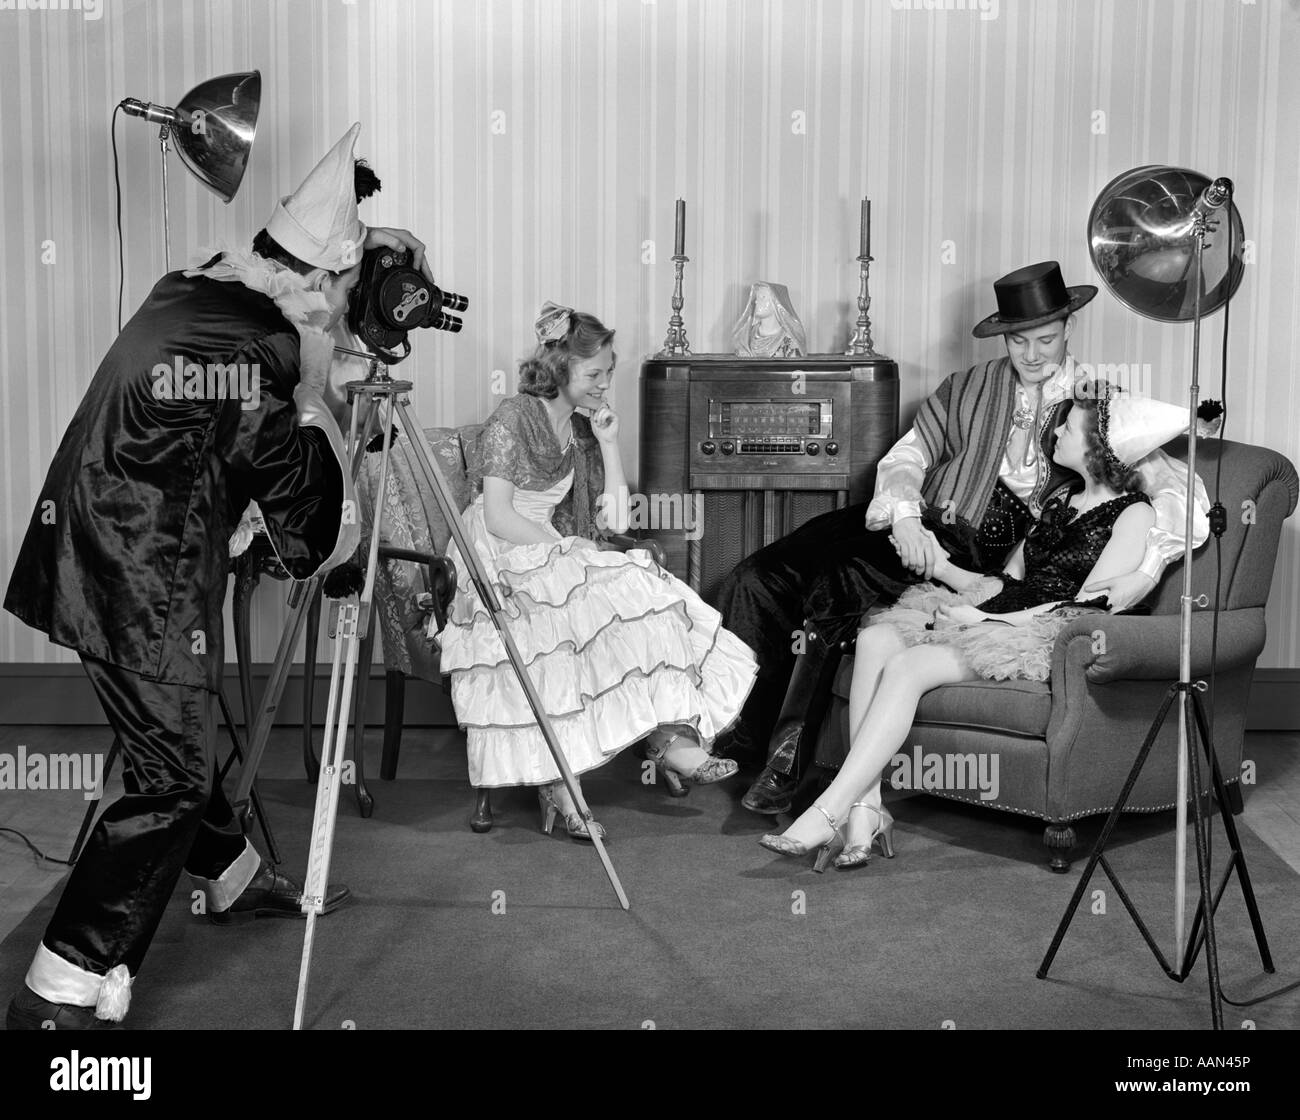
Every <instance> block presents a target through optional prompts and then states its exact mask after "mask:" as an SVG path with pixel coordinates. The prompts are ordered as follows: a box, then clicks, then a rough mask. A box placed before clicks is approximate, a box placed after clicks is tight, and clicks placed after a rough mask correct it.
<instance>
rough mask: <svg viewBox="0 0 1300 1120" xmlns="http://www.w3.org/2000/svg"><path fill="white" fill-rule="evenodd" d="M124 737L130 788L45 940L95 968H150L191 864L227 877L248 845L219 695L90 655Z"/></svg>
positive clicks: (94, 676)
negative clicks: (224, 747) (230, 789)
mask: <svg viewBox="0 0 1300 1120" xmlns="http://www.w3.org/2000/svg"><path fill="white" fill-rule="evenodd" d="M81 660H82V664H83V665H84V667H85V670H86V675H87V676H88V677H89V678H90V683H91V684H92V685H93V686H94V688H95V692H96V694H97V695H98V697H99V702H100V704H101V705H102V707H103V709H104V714H105V715H106V716H107V717H108V722H109V724H110V725H111V726H112V728H113V731H114V732H115V733H116V734H117V736H118V738H119V739H120V740H121V743H122V755H121V757H122V767H123V768H122V781H123V784H124V785H125V787H126V789H125V792H124V794H123V796H122V797H120V798H119V799H118V800H117V801H115V802H114V803H113V804H112V805H111V806H109V808H108V809H107V810H105V812H104V814H103V815H102V816H101V817H100V819H99V821H98V822H97V823H96V825H95V828H94V830H93V831H92V832H91V834H90V837H89V839H88V840H87V841H86V846H85V848H84V849H83V850H82V853H81V857H80V859H78V860H77V864H76V866H75V867H74V868H73V870H72V875H71V877H70V878H69V879H68V885H67V886H66V887H65V888H64V891H63V897H62V898H61V899H59V905H58V907H57V909H56V910H55V912H54V917H53V918H52V919H51V921H50V924H49V927H48V928H47V929H46V931H45V937H44V938H43V941H44V943H45V946H46V948H48V949H49V950H51V951H52V952H54V953H56V954H57V955H58V956H60V957H62V958H64V959H65V960H67V961H70V962H71V963H72V964H74V965H77V966H78V967H79V968H83V969H85V970H87V971H89V972H95V973H100V974H103V973H106V972H107V971H108V970H109V969H110V968H112V967H114V966H115V965H118V964H125V965H126V966H127V968H128V969H129V970H130V972H131V975H133V976H134V975H136V973H138V972H139V970H140V965H141V962H142V961H143V960H144V956H145V953H146V951H147V950H148V948H149V943H150V942H151V941H152V940H153V935H154V932H155V931H156V930H157V928H158V923H159V921H160V920H161V919H162V915H163V911H164V910H165V909H166V907H167V903H168V900H169V899H170V898H171V895H172V891H173V890H174V889H175V887H176V881H177V880H178V879H179V878H180V874H181V871H182V869H184V870H186V871H188V872H190V873H191V874H194V875H198V876H201V877H202V878H205V879H217V878H219V877H220V876H221V874H222V872H223V871H225V870H226V868H227V867H229V866H230V864H231V863H233V862H234V861H235V859H236V858H237V857H238V856H239V855H240V854H241V853H242V852H243V851H244V846H245V841H244V836H243V833H242V832H241V830H240V828H239V826H238V824H237V823H236V822H235V819H234V814H233V813H232V812H231V809H230V805H229V803H228V802H227V801H226V798H225V795H224V794H223V793H222V792H221V788H220V785H219V784H217V783H216V782H215V762H216V736H217V694H216V693H215V692H209V691H208V690H206V689H202V688H191V687H188V686H185V685H176V684H160V683H158V682H156V681H148V680H145V679H144V678H143V677H141V676H140V675H139V674H137V673H131V672H128V671H127V670H125V669H119V668H117V667H116V666H113V665H109V664H107V663H106V662H103V661H97V660H95V659H93V658H90V657H85V656H83V657H82V659H81Z"/></svg>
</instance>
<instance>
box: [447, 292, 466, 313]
mask: <svg viewBox="0 0 1300 1120" xmlns="http://www.w3.org/2000/svg"><path fill="white" fill-rule="evenodd" d="M442 306H443V307H444V308H445V309H446V310H448V311H464V310H465V308H467V307H468V306H469V300H468V299H466V298H465V297H464V296H462V295H458V294H457V293H456V292H443V293H442Z"/></svg>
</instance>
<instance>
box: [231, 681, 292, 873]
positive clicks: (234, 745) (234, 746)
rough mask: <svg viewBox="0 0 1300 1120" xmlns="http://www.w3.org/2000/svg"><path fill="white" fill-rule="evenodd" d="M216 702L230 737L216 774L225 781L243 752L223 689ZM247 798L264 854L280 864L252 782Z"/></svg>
mask: <svg viewBox="0 0 1300 1120" xmlns="http://www.w3.org/2000/svg"><path fill="white" fill-rule="evenodd" d="M217 700H218V701H219V702H220V704H221V718H222V719H223V720H224V721H225V724H226V734H227V735H229V736H230V755H229V757H228V758H227V759H226V764H225V765H224V766H223V767H222V768H221V770H220V771H219V772H218V774H217V781H218V782H224V781H225V780H226V772H227V771H228V770H229V769H230V764H231V763H232V762H234V761H235V760H236V759H238V760H239V763H240V765H241V766H242V765H243V762H244V752H243V750H242V749H241V747H240V745H239V734H238V732H237V731H236V730H235V718H234V716H232V715H231V713H230V701H229V700H227V699H226V692H225V689H219V690H218V691H217ZM249 797H250V799H251V800H252V804H253V811H254V813H255V814H256V815H257V823H258V824H260V825H261V826H262V837H263V838H264V839H265V840H266V854H267V856H268V857H269V859H270V860H271V862H272V863H279V862H280V847H279V845H278V844H276V842H275V837H274V836H273V835H271V822H270V820H269V819H268V817H267V815H266V809H265V808H264V807H263V805H262V796H261V794H259V793H258V792H257V783H256V782H254V783H253V785H252V787H251V788H250V789H249Z"/></svg>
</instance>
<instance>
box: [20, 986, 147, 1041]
mask: <svg viewBox="0 0 1300 1120" xmlns="http://www.w3.org/2000/svg"><path fill="white" fill-rule="evenodd" d="M47 1023H49V1024H51V1025H52V1028H53V1029H54V1030H56V1031H116V1030H121V1028H122V1024H121V1023H115V1022H113V1021H112V1020H111V1019H97V1018H96V1017H95V1009H94V1008H93V1007H78V1006H76V1005H75V1004H71V1003H52V1002H50V1001H49V1000H48V999H42V998H41V997H40V996H38V995H37V994H36V993H35V992H33V991H32V990H31V988H29V987H28V986H27V985H26V984H24V985H23V990H22V991H21V992H19V993H18V994H17V995H16V996H14V998H13V999H11V1000H10V1001H9V1012H8V1014H6V1015H5V1029H6V1030H10V1031H39V1030H50V1029H51V1027H47V1026H46V1024H47Z"/></svg>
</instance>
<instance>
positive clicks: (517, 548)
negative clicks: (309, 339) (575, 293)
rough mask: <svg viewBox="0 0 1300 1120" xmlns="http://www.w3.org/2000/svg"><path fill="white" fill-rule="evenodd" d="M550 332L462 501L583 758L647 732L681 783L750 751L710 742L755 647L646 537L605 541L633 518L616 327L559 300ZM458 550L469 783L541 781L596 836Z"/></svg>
mask: <svg viewBox="0 0 1300 1120" xmlns="http://www.w3.org/2000/svg"><path fill="white" fill-rule="evenodd" d="M536 331H537V338H538V345H537V349H536V351H535V352H534V353H533V355H532V356H531V357H529V358H527V359H525V360H524V361H523V362H522V363H521V365H520V375H519V395H518V396H516V397H511V398H509V399H507V400H505V401H502V403H501V405H500V406H499V407H498V408H497V410H496V411H495V412H494V413H493V414H492V416H491V417H490V418H489V420H488V421H487V423H486V425H485V426H484V429H483V433H482V435H481V437H480V443H479V447H480V451H481V456H480V457H481V461H482V467H481V469H482V475H483V490H482V494H481V495H480V496H479V497H478V498H476V499H475V501H474V502H473V504H472V505H471V506H470V507H469V508H468V509H466V510H465V512H464V514H463V515H462V520H463V522H464V524H465V528H466V536H467V538H468V540H470V541H471V542H473V544H474V547H475V550H476V551H477V553H478V556H479V558H480V560H482V562H483V566H484V569H485V572H486V575H487V578H488V579H489V580H490V581H491V582H492V583H493V584H494V585H495V589H496V591H497V595H498V598H499V599H500V601H501V603H502V608H503V611H504V614H505V616H506V625H507V627H508V628H509V631H510V634H511V636H512V637H513V639H514V641H515V643H516V645H517V646H518V647H519V650H520V653H521V655H522V657H523V660H524V661H525V663H526V664H527V666H528V671H529V674H530V676H531V678H532V681H533V683H534V685H535V686H536V688H537V692H538V694H539V695H540V697H541V701H542V704H543V706H544V708H545V709H546V714H547V715H548V716H549V717H550V719H551V723H552V725H553V727H554V729H555V734H556V737H557V738H558V740H559V742H560V746H561V748H562V749H563V751H564V754H565V758H566V759H567V761H568V763H569V766H570V767H571V768H572V770H573V772H574V774H575V775H576V774H583V773H586V772H587V771H589V770H593V769H595V768H596V767H598V766H602V765H604V764H605V763H606V762H608V761H609V760H610V759H611V758H613V757H614V755H615V754H617V753H618V752H619V751H621V750H623V749H624V748H626V747H629V746H631V745H632V744H633V743H635V742H637V741H638V740H640V739H648V742H647V754H648V757H649V758H650V759H651V760H652V761H653V762H654V763H655V765H656V767H657V768H658V772H659V774H660V777H661V778H662V779H663V780H664V782H665V784H666V785H667V786H668V787H669V790H670V792H673V793H675V794H680V793H684V792H685V790H684V789H683V787H682V780H683V779H686V780H688V781H692V782H696V783H700V784H703V783H708V782H717V781H721V780H722V779H724V778H728V777H730V776H731V775H732V774H734V773H735V772H736V769H737V764H736V763H735V762H734V761H732V760H730V759H723V758H715V757H714V756H713V755H711V754H710V752H709V748H710V747H711V745H712V743H713V741H714V739H715V738H716V737H717V736H718V735H719V734H721V733H722V732H723V731H725V730H726V729H727V728H728V727H729V726H730V725H731V724H732V723H734V722H735V720H736V718H737V717H738V716H739V714H740V709H741V706H742V705H743V704H744V702H745V698H746V697H747V696H748V695H749V690H750V688H751V687H752V685H753V683H754V676H755V673H756V671H757V666H756V665H755V662H754V655H753V651H751V650H750V648H749V647H748V646H747V645H745V644H744V643H743V642H742V641H740V639H739V638H737V637H736V636H735V635H733V634H732V633H730V632H729V631H727V630H725V629H723V627H722V621H721V616H720V615H719V614H718V612H717V611H715V610H714V609H713V608H712V607H710V606H708V605H707V604H706V603H704V601H703V600H701V599H700V597H699V596H698V595H696V594H695V593H694V592H693V591H692V590H691V589H690V588H689V587H688V586H687V585H686V584H684V583H682V582H681V581H680V580H678V579H676V578H675V577H673V576H672V575H671V574H669V573H668V572H666V571H664V570H663V569H662V568H660V567H658V565H656V564H655V563H654V561H653V560H652V559H651V558H650V554H649V553H648V552H646V551H645V550H643V549H634V550H632V551H630V552H627V553H623V552H619V551H612V550H602V549H601V548H600V546H599V545H598V544H597V543H596V542H597V541H598V539H599V538H600V537H601V536H602V535H604V534H605V533H606V532H621V531H624V530H625V529H626V527H627V520H628V510H627V507H628V491H627V482H626V479H625V476H624V474H623V465H622V462H621V460H620V457H619V446H618V435H619V420H618V417H617V416H616V415H615V413H614V411H613V410H612V409H611V408H610V407H609V405H608V404H607V403H606V401H605V395H606V393H607V392H608V391H609V386H610V380H611V378H612V376H613V372H614V361H615V356H614V350H613V339H614V332H613V331H612V330H609V329H607V328H606V327H605V326H603V325H602V324H601V322H600V321H599V320H598V319H596V318H595V317H594V316H592V315H587V314H584V313H582V312H577V311H573V310H572V309H571V308H565V307H559V306H557V305H555V304H551V303H548V304H547V305H546V306H545V307H543V309H542V315H541V317H540V318H539V319H538V321H537V324H536ZM578 408H585V409H590V410H592V414H593V415H592V419H591V420H590V421H588V419H587V418H586V417H585V416H583V415H582V414H581V413H579V412H577V411H575V410H576V409H578ZM449 554H450V556H451V559H452V560H453V562H455V563H456V568H457V572H458V577H457V589H456V595H455V598H454V600H453V601H452V604H451V608H450V610H449V612H448V616H447V625H446V626H445V627H444V628H443V630H442V631H441V633H439V634H438V635H437V641H438V644H439V647H440V649H441V663H442V667H443V670H444V672H448V673H450V674H451V678H452V690H451V691H452V703H453V705H454V706H455V709H456V718H457V721H458V722H459V723H460V725H461V726H462V727H463V728H465V729H466V733H467V736H468V748H469V779H470V782H471V783H472V784H473V785H474V786H476V787H484V786H488V787H490V786H517V785H536V786H538V787H539V788H538V802H539V805H540V808H541V811H542V827H543V829H545V830H546V831H547V832H549V831H550V829H551V825H552V823H553V821H554V818H555V815H556V814H557V813H558V814H560V815H561V816H562V817H563V818H564V820H565V823H566V826H567V828H568V832H569V835H570V836H573V837H575V838H578V839H590V837H589V835H588V832H587V825H586V822H585V821H584V820H583V819H582V817H581V816H580V815H579V814H578V812H577V809H576V806H575V805H574V804H573V800H572V798H570V797H569V794H568V791H567V790H566V789H565V787H564V783H563V782H562V781H560V780H558V779H559V769H558V768H557V767H556V765H555V761H554V759H553V758H552V757H551V753H550V751H549V750H548V749H547V746H546V742H545V740H544V739H543V738H542V733H541V731H540V729H539V728H538V726H537V724H536V721H535V719H534V717H533V713H532V710H531V708H530V707H529V706H528V701H527V699H526V697H525V695H524V692H523V689H522V688H521V687H520V685H519V682H518V680H517V679H516V677H515V675H514V671H513V669H512V668H511V665H510V662H509V661H508V660H507V658H506V652H505V648H504V646H503V645H502V642H501V639H500V636H499V635H498V634H497V631H496V628H495V626H494V625H493V624H492V620H491V618H490V617H489V615H488V613H487V610H486V608H485V607H484V606H483V603H482V601H481V600H480V599H479V596H478V593H477V591H476V590H475V589H474V586H473V583H472V582H471V581H470V579H469V576H468V573H467V572H466V570H465V565H464V564H463V563H460V562H459V558H458V553H457V551H456V550H455V548H454V546H453V548H452V550H451V551H450V553H449ZM597 827H599V826H597ZM602 834H603V833H602Z"/></svg>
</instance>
